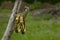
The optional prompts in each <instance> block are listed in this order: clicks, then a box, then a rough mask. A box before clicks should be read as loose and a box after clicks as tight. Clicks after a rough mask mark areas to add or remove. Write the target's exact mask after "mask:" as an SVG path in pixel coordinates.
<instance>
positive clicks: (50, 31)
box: [0, 14, 60, 40]
mask: <svg viewBox="0 0 60 40" xmlns="http://www.w3.org/2000/svg"><path fill="white" fill-rule="evenodd" d="M33 18H34V17H32V16H30V15H29V14H28V15H27V17H26V29H27V31H26V33H25V34H24V35H22V34H21V33H15V32H13V34H12V36H11V38H10V40H60V19H58V20H41V19H40V20H35V19H37V17H36V18H35V19H33ZM8 20H9V17H3V18H1V17H0V39H1V38H2V36H3V33H4V31H5V29H6V26H7V23H8Z"/></svg>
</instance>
